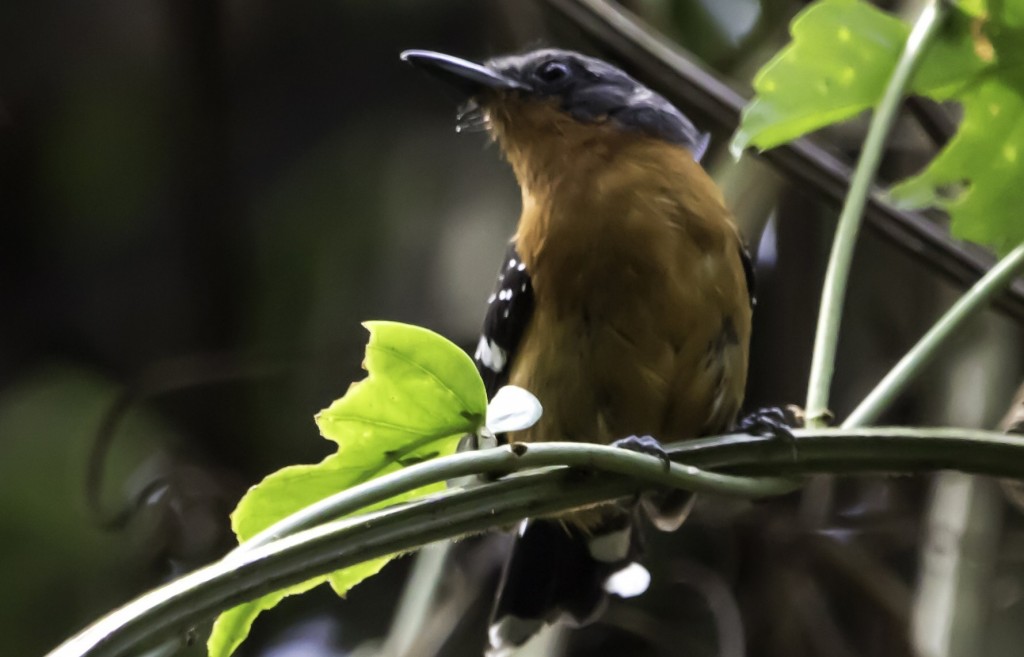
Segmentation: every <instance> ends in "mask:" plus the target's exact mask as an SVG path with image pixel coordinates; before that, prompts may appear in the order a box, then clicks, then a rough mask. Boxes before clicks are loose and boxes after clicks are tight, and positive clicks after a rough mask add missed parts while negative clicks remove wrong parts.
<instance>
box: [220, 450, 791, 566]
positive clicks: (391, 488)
mask: <svg viewBox="0 0 1024 657" xmlns="http://www.w3.org/2000/svg"><path fill="white" fill-rule="evenodd" d="M658 463H659V464H660V465H661V466H662V467H661V471H652V470H651V469H650V466H651V458H650V457H649V456H646V455H644V454H640V453H637V452H630V451H628V450H623V449H620V448H617V447H608V446H606V445H592V444H584V443H557V442H552V443H541V444H537V445H530V446H529V448H526V447H523V446H522V445H520V446H519V447H517V448H516V449H513V448H512V447H507V446H506V447H499V448H497V449H486V450H479V451H471V452H461V453H459V454H455V455H453V456H449V457H446V458H439V459H432V460H430V461H426V462H424V463H418V464H416V465H411V466H409V467H407V468H402V469H401V470H399V471H398V472H393V473H391V474H388V475H384V476H382V477H377V478H376V479H373V480H371V481H368V482H366V483H364V484H360V485H359V486H353V487H352V488H349V489H347V490H344V491H341V492H339V493H335V494H334V495H332V496H330V497H327V498H324V499H323V500H321V501H319V502H315V503H313V504H311V505H309V506H307V507H305V508H304V509H301V510H300V511H297V512H295V513H293V514H292V515H290V516H288V517H287V518H284V519H282V520H281V521H279V522H277V523H275V524H273V525H271V526H270V527H268V528H267V529H265V530H263V531H262V532H260V533H258V534H256V535H255V536H253V537H252V538H250V539H249V540H248V541H246V542H245V543H243V544H242V545H239V546H238V547H237V548H236V549H235V550H234V551H233V552H231V553H230V554H229V555H228V558H233V557H235V556H238V555H239V554H244V553H246V552H248V551H250V550H252V549H254V548H257V547H260V546H263V545H266V544H268V543H271V542H273V541H275V540H278V539H280V538H281V537H283V536H287V535H289V534H294V533H295V532H297V531H300V530H303V529H307V528H309V527H314V526H316V525H319V524H320V523H323V522H325V521H328V520H334V519H336V518H340V517H342V516H346V515H349V514H351V513H354V512H356V511H358V510H360V509H363V508H365V507H368V506H370V505H371V504H377V503H378V502H383V501H385V500H388V499H390V498H392V497H395V496H396V495H400V494H402V493H407V492H409V491H412V490H415V489H417V488H420V487H422V486H427V485H430V484H436V483H438V482H442V481H448V480H451V479H457V478H459V477H468V476H473V475H491V476H500V475H507V474H511V473H513V472H518V471H520V470H529V469H536V468H544V467H551V466H570V467H576V468H581V469H586V470H599V471H602V472H613V473H617V474H623V475H630V476H634V477H646V478H647V481H648V482H649V483H650V484H652V485H656V486H667V487H671V488H685V489H687V490H692V491H695V492H698V493H720V494H725V495H734V496H738V497H765V496H768V495H779V494H781V493H787V492H789V491H791V490H793V489H794V485H793V482H792V480H790V479H783V478H775V477H762V478H757V479H753V478H750V477H738V476H735V475H727V474H720V473H717V472H706V471H703V470H700V469H698V468H696V467H693V466H691V465H681V464H679V463H672V464H665V463H663V462H660V461H658ZM666 466H667V467H666Z"/></svg>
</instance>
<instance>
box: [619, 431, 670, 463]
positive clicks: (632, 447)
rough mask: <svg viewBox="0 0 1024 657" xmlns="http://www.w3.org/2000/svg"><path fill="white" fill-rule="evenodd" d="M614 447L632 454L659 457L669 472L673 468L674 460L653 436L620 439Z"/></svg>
mask: <svg viewBox="0 0 1024 657" xmlns="http://www.w3.org/2000/svg"><path fill="white" fill-rule="evenodd" d="M612 447H619V448H621V449H628V450H629V451H631V452H639V453H641V454H647V455H649V456H657V457H658V458H659V459H661V460H662V461H664V463H665V470H668V469H669V468H670V467H671V466H672V459H670V458H669V457H668V452H666V451H665V448H664V447H662V445H661V443H660V442H658V439H657V438H654V437H653V436H626V437H625V438H620V439H619V440H616V441H615V442H613V443H612Z"/></svg>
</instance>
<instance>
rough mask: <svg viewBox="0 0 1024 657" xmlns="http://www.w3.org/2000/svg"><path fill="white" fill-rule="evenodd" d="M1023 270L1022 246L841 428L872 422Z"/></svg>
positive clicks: (949, 313)
mask: <svg viewBox="0 0 1024 657" xmlns="http://www.w3.org/2000/svg"><path fill="white" fill-rule="evenodd" d="M1022 271H1024V244H1021V245H1020V246H1018V247H1017V248H1016V249H1014V250H1013V251H1011V252H1010V253H1009V254H1008V255H1007V256H1006V257H1004V258H1003V259H1002V260H1000V261H999V262H998V263H996V265H995V266H994V267H992V269H991V270H989V272H988V273H987V274H985V276H984V277H982V279H981V280H979V281H978V282H977V283H975V284H974V285H973V286H972V287H971V289H970V290H968V291H967V293H966V294H964V295H963V296H962V297H960V299H959V300H958V301H957V302H956V303H955V304H953V307H952V308H950V309H949V310H948V311H946V314H945V315H943V316H942V318H941V319H940V320H939V321H938V322H936V323H935V325H934V326H932V328H931V329H929V331H928V332H927V333H925V335H924V337H923V338H921V339H920V340H919V341H918V343H917V344H916V345H914V347H913V349H911V350H910V351H908V352H907V354H906V355H905V356H904V357H903V358H902V359H901V360H900V362H899V363H897V364H896V366H895V367H893V368H892V370H890V371H889V373H888V374H886V375H885V378H883V379H882V380H881V381H880V382H879V383H878V385H877V386H875V389H874V390H872V391H871V392H870V393H869V394H868V396H867V397H865V398H864V400H863V401H862V402H861V403H860V405H858V406H857V408H855V409H854V410H853V412H852V413H850V415H849V417H847V418H846V420H845V421H844V422H843V428H845V429H853V428H855V427H863V426H867V425H869V424H872V423H873V422H875V421H876V420H877V419H878V417H879V416H880V415H881V414H882V413H883V412H884V411H885V409H887V408H888V407H889V406H890V404H892V402H893V401H895V399H896V398H897V397H898V396H899V395H900V393H902V392H903V390H904V389H905V388H906V387H907V384H908V383H910V382H911V381H912V380H914V379H915V378H916V377H917V375H918V374H920V373H921V370H923V369H924V368H925V366H927V365H928V364H929V363H930V362H931V361H932V360H933V359H934V358H935V356H936V355H937V354H938V353H939V349H940V348H941V347H942V345H944V344H945V343H946V342H947V341H948V340H949V338H951V337H952V336H953V335H954V334H955V333H956V331H957V329H959V328H960V327H961V326H963V324H964V322H966V321H967V320H968V319H970V318H972V317H974V316H975V315H977V313H978V311H979V310H980V309H982V308H984V307H985V306H986V305H988V303H989V302H990V301H992V299H993V298H995V297H996V295H998V294H999V293H1000V292H1001V291H1002V290H1003V289H1004V288H1006V286H1007V285H1009V284H1010V283H1012V282H1013V279H1014V278H1016V277H1017V275H1018V274H1020V273H1021V272H1022Z"/></svg>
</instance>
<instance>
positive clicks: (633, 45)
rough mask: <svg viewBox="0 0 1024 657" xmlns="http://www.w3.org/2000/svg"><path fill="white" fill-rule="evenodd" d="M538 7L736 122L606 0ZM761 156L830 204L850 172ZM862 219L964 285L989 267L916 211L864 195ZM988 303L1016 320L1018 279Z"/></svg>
mask: <svg viewBox="0 0 1024 657" xmlns="http://www.w3.org/2000/svg"><path fill="white" fill-rule="evenodd" d="M544 2H545V3H546V4H547V5H549V6H550V7H552V8H553V9H555V10H556V11H558V12H559V13H560V14H562V15H563V16H565V17H566V18H567V19H568V20H569V21H571V22H572V23H574V24H575V25H577V26H578V27H579V28H580V29H582V30H583V32H584V33H586V34H587V35H588V36H589V37H590V38H591V39H593V40H594V41H595V42H596V43H598V44H599V45H600V48H601V49H602V50H605V51H607V52H609V53H611V54H613V55H614V56H615V57H616V58H617V59H618V60H619V61H620V62H621V63H623V65H624V66H626V68H628V69H630V70H631V71H632V72H633V73H635V74H636V75H637V77H640V78H642V79H643V80H644V82H645V83H647V84H650V85H652V86H654V87H656V88H657V89H658V91H659V92H661V93H662V95H664V96H665V97H666V98H668V99H669V100H670V101H671V102H672V103H674V104H675V105H677V106H679V107H680V108H683V109H684V110H686V111H688V112H695V113H698V114H700V115H702V116H703V117H704V118H705V119H706V120H708V121H711V122H715V123H717V124H718V125H719V126H721V127H722V128H725V129H727V130H729V131H733V130H735V129H736V126H737V125H739V119H740V112H741V111H742V109H743V107H744V106H745V105H746V104H747V99H746V98H744V97H743V96H742V95H741V94H739V93H738V92H736V91H735V90H734V89H732V88H730V87H729V86H728V85H726V84H725V83H723V82H722V81H721V80H718V79H717V78H715V77H714V76H713V75H711V74H709V73H708V72H707V71H705V70H704V69H702V68H701V66H700V65H699V64H698V63H697V60H696V58H695V57H693V56H692V55H690V54H689V53H687V52H685V51H684V50H682V49H681V48H679V46H677V45H676V44H674V43H672V42H671V41H669V40H667V39H665V38H664V37H662V36H661V35H659V34H657V33H655V32H654V31H653V30H651V29H649V28H647V27H646V26H644V25H643V24H642V23H641V22H640V20H639V19H638V18H637V17H636V16H634V15H633V14H631V13H630V12H628V11H626V10H625V9H622V8H621V7H619V6H617V5H615V4H613V3H611V2H608V1H607V0H544ZM761 157H763V158H765V160H767V161H768V162H769V163H771V164H772V165H773V166H774V167H776V168H777V169H778V170H779V171H780V172H781V173H782V174H784V175H785V176H787V177H788V178H789V179H790V180H791V181H792V182H794V183H797V184H799V185H802V186H805V187H807V188H809V189H813V190H814V191H816V192H817V193H818V194H820V195H821V196H823V197H824V198H826V199H828V200H830V201H832V202H834V203H836V204H837V205H838V204H840V203H842V200H843V198H844V197H845V196H846V191H847V189H848V188H849V186H850V177H851V168H850V167H849V166H848V165H846V164H845V163H843V162H841V161H840V160H839V159H838V158H837V157H835V156H834V155H832V154H831V153H829V152H828V151H826V150H825V149H824V148H823V147H821V146H820V145H818V144H816V143H814V141H813V140H810V139H807V138H804V139H799V140H797V141H795V142H792V143H790V144H788V145H785V146H780V147H778V148H774V149H772V150H770V151H767V152H765V153H763V154H761ZM866 218H867V222H868V226H870V227H871V229H872V230H874V231H876V232H877V233H878V234H879V235H881V236H882V237H883V238H885V239H886V240H888V241H890V242H892V243H894V244H896V245H897V246H898V247H899V248H901V249H903V250H904V251H905V252H907V253H909V254H910V255H911V256H913V257H915V258H917V259H918V260H920V261H922V262H924V263H925V264H926V265H928V266H929V267H931V268H933V269H935V270H936V271H938V272H940V273H942V274H943V275H944V276H946V277H947V278H949V279H951V280H952V281H954V282H956V283H958V284H960V285H963V286H964V287H967V286H969V285H972V284H974V283H975V282H976V281H977V280H978V279H979V278H980V277H981V276H982V275H984V273H985V272H986V271H988V269H989V268H990V267H991V266H992V264H993V262H994V259H993V258H992V256H991V254H989V253H988V251H986V250H985V249H982V248H981V247H976V246H974V245H970V244H965V243H963V242H960V241H958V240H955V239H953V238H952V237H950V235H949V233H948V232H947V231H946V230H945V229H944V228H943V227H942V226H941V225H939V224H938V223H937V222H936V221H933V220H932V219H930V218H929V217H928V216H926V215H924V214H922V213H918V212H907V211H903V210H899V209H897V208H895V207H893V206H892V205H890V204H889V203H887V202H885V201H884V200H883V199H882V198H881V197H880V196H879V194H878V193H877V190H875V191H874V192H873V193H872V194H871V195H870V197H869V198H868V205H867V210H866ZM995 306H996V307H997V308H999V309H1000V310H1002V311H1003V312H1005V313H1007V314H1008V315H1010V316H1011V317H1013V318H1014V319H1016V320H1018V321H1024V281H1017V282H1016V283H1015V284H1014V285H1011V286H1010V287H1009V288H1008V289H1007V290H1006V292H1005V293H1003V294H1002V295H1001V296H999V297H998V298H997V299H996V301H995Z"/></svg>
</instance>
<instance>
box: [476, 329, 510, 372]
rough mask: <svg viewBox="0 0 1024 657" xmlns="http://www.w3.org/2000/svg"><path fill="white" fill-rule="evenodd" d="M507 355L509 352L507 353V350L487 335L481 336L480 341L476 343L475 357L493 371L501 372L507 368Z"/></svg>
mask: <svg viewBox="0 0 1024 657" xmlns="http://www.w3.org/2000/svg"><path fill="white" fill-rule="evenodd" d="M507 357H508V354H506V353H505V350H504V349H502V348H501V347H499V346H498V345H497V344H495V343H494V340H488V339H487V337H486V336H481V337H480V342H478V343H477V345H476V352H475V353H474V354H473V358H475V359H477V360H478V361H480V362H481V363H482V364H483V366H484V367H486V368H487V369H489V370H491V371H492V372H501V371H502V370H503V369H505V362H506V360H507Z"/></svg>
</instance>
